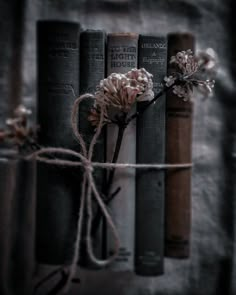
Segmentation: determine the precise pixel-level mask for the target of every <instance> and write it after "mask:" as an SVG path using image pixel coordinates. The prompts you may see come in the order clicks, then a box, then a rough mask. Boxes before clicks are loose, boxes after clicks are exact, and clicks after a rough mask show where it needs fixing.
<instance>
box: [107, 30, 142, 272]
mask: <svg viewBox="0 0 236 295" xmlns="http://www.w3.org/2000/svg"><path fill="white" fill-rule="evenodd" d="M137 45H138V35H137V34H134V33H120V34H119V33H118V34H109V35H108V44H107V47H108V48H107V76H108V75H110V74H111V73H126V72H128V71H129V70H131V69H132V68H137ZM117 132H118V128H117V126H113V125H111V126H107V162H111V160H112V155H113V153H114V149H115V143H116V138H117ZM118 162H120V163H135V162H136V122H135V121H133V122H131V124H129V125H128V127H127V128H126V130H125V134H124V137H123V141H122V146H121V150H120V153H119V157H118ZM118 187H120V188H121V190H120V191H119V193H118V194H117V195H116V196H115V198H114V199H113V200H112V201H111V203H110V206H109V208H110V212H111V216H112V218H113V220H114V223H115V225H116V227H117V230H118V234H119V238H120V243H121V244H120V252H119V255H118V257H117V259H116V260H115V261H114V263H113V264H111V266H110V269H112V270H133V268H134V239H135V237H134V226H135V225H134V222H135V170H134V169H130V168H129V169H125V170H124V169H123V170H119V169H116V171H115V177H114V181H113V185H112V190H111V191H112V192H113V191H115V190H116V189H117V188H118ZM112 238H113V236H112V235H111V234H110V232H109V230H108V233H107V251H108V255H110V254H112V253H113V252H114V243H113V240H112Z"/></svg>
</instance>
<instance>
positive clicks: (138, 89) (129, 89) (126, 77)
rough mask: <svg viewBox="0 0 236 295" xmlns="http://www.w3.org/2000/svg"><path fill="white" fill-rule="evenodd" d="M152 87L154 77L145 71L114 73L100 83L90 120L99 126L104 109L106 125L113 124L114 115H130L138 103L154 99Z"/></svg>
mask: <svg viewBox="0 0 236 295" xmlns="http://www.w3.org/2000/svg"><path fill="white" fill-rule="evenodd" d="M152 87H153V83H152V75H151V74H150V73H148V72H147V71H146V70H145V69H132V70H131V71H129V72H128V73H126V74H117V73H112V74H111V75H110V76H108V77H107V78H106V79H103V80H101V81H100V84H99V86H98V87H97V91H96V93H95V105H94V107H93V109H92V110H91V113H90V115H89V117H88V120H89V121H90V122H91V123H92V125H94V126H97V124H98V122H99V117H100V111H99V108H104V114H105V120H104V124H106V123H111V122H112V121H113V119H114V115H117V113H125V114H128V113H129V111H130V110H131V109H132V107H133V106H134V105H135V103H136V102H137V101H143V100H150V99H152V98H153V97H154V93H153V91H152Z"/></svg>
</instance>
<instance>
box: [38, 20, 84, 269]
mask: <svg viewBox="0 0 236 295" xmlns="http://www.w3.org/2000/svg"><path fill="white" fill-rule="evenodd" d="M78 61H79V24H77V23H72V22H64V21H39V22H38V23H37V65H38V124H39V126H40V132H39V138H38V141H39V144H40V145H41V146H43V147H45V146H46V147H47V146H51V147H63V148H69V149H74V150H78V143H77V142H76V141H75V140H74V137H73V132H72V128H71V123H70V117H71V110H72V106H73V102H74V100H75V98H76V97H77V95H78V89H79V70H78V68H79V64H78ZM52 157H54V156H52ZM78 182H79V179H78V169H76V168H71V167H61V166H57V165H51V164H50V165H49V164H45V163H39V165H38V179H37V237H36V256H37V260H38V261H39V262H42V263H46V264H61V263H70V260H71V258H72V256H73V245H74V240H75V234H76V224H77V215H78V213H77V212H78V207H79V192H78Z"/></svg>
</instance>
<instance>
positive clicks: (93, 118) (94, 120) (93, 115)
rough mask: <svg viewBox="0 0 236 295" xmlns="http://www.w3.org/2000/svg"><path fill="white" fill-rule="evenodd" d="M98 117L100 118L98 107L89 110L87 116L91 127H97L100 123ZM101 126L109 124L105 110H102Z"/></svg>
mask: <svg viewBox="0 0 236 295" xmlns="http://www.w3.org/2000/svg"><path fill="white" fill-rule="evenodd" d="M100 116H101V112H100V110H99V107H98V106H97V107H93V108H92V109H91V110H90V114H89V116H88V120H89V121H90V122H91V125H92V126H95V127H97V126H98V124H99V121H100ZM102 123H103V125H104V124H108V123H111V120H109V118H108V116H107V111H106V108H104V119H103V122H102Z"/></svg>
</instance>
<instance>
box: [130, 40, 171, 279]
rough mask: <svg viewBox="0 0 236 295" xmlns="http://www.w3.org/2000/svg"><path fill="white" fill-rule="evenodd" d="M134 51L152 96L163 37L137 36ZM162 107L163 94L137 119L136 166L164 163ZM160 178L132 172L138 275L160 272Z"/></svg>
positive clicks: (158, 173) (162, 70)
mask: <svg viewBox="0 0 236 295" xmlns="http://www.w3.org/2000/svg"><path fill="white" fill-rule="evenodd" d="M138 52H139V57H138V65H139V68H145V69H146V70H147V71H148V72H149V73H151V74H152V75H153V90H154V95H156V94H157V93H158V92H159V91H160V90H162V87H163V83H162V81H163V79H164V77H165V76H166V61H167V40H166V37H163V36H147V35H140V37H139V48H138ZM147 103H148V101H143V102H138V103H137V110H138V111H142V110H143V109H144V108H145V106H146V104H147ZM165 108H166V96H165V94H164V95H162V96H161V97H160V98H158V100H157V101H156V102H155V103H153V104H152V105H150V106H149V107H148V108H147V110H145V112H144V113H143V114H142V115H140V116H139V117H138V118H137V151H136V152H137V163H146V164H153V163H160V164H161V163H164V162H165ZM164 179H165V173H164V170H152V169H146V170H141V169H140V170H139V169H138V170H137V171H136V234H135V236H136V241H135V271H136V273H137V274H140V275H147V276H154V275H159V274H162V273H163V268H164V266H163V256H164V194H165V182H164Z"/></svg>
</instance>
